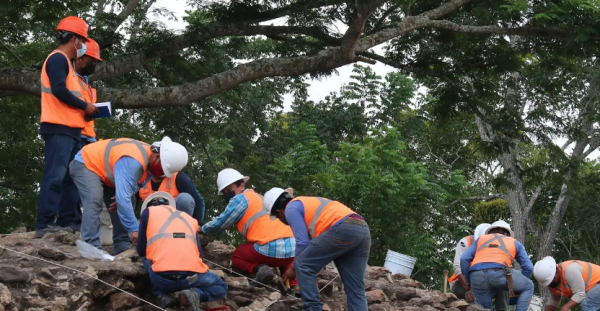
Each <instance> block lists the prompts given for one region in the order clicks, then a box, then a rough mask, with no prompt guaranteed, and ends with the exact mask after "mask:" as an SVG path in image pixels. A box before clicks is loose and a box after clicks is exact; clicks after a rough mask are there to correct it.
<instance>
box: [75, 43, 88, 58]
mask: <svg viewBox="0 0 600 311" xmlns="http://www.w3.org/2000/svg"><path fill="white" fill-rule="evenodd" d="M75 48H76V49H77V46H75ZM85 52H87V46H86V45H85V43H83V42H81V49H77V58H80V57H83V55H85Z"/></svg>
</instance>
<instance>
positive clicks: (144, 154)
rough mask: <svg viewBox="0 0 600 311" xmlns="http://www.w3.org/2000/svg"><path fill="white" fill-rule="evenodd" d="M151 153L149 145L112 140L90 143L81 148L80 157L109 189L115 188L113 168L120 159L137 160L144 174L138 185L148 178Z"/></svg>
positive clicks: (129, 140)
mask: <svg viewBox="0 0 600 311" xmlns="http://www.w3.org/2000/svg"><path fill="white" fill-rule="evenodd" d="M151 154H152V151H151V150H150V145H149V144H147V143H145V142H141V141H137V140H134V139H131V138H113V139H110V140H108V139H106V140H101V141H97V142H94V143H91V144H89V145H86V146H84V147H83V148H81V156H82V157H83V162H84V163H85V166H86V167H87V168H88V169H89V170H90V171H92V172H94V173H96V175H98V176H100V178H101V179H102V181H103V182H104V183H105V184H106V185H108V186H109V187H111V188H114V186H115V178H114V175H113V173H114V172H113V168H114V166H115V163H117V161H118V160H119V159H120V158H122V157H132V158H134V159H135V160H137V161H138V162H139V163H140V164H141V165H142V167H143V168H144V172H143V174H142V177H141V178H140V180H138V184H142V183H143V182H144V181H145V180H146V178H147V177H148V161H149V160H148V159H149V158H150V155H151Z"/></svg>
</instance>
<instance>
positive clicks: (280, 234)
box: [235, 189, 294, 245]
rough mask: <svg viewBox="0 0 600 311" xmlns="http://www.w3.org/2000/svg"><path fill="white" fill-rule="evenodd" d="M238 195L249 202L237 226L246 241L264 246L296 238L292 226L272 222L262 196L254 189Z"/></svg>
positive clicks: (276, 220)
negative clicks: (264, 206) (280, 240)
mask: <svg viewBox="0 0 600 311" xmlns="http://www.w3.org/2000/svg"><path fill="white" fill-rule="evenodd" d="M238 195H242V196H244V197H245V198H246V200H247V201H248V207H247V208H246V211H245V212H244V215H242V218H240V220H239V221H238V222H237V223H236V224H235V226H236V228H237V230H238V232H239V233H240V234H242V235H243V236H244V238H246V241H248V242H250V243H257V244H259V245H263V244H266V243H269V242H272V241H275V240H279V239H284V238H291V237H293V236H294V233H293V232H292V228H291V227H290V226H287V225H285V224H283V223H282V222H281V221H280V220H279V219H275V220H271V217H270V215H269V213H268V212H267V211H265V210H264V209H263V207H262V204H263V202H262V200H263V197H262V195H260V194H258V193H256V192H255V191H254V190H252V189H247V190H245V191H244V192H243V193H241V194H238Z"/></svg>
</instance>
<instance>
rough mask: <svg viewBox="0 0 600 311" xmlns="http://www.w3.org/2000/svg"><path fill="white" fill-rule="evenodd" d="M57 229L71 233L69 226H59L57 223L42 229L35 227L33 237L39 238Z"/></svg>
mask: <svg viewBox="0 0 600 311" xmlns="http://www.w3.org/2000/svg"><path fill="white" fill-rule="evenodd" d="M58 231H67V232H69V233H73V229H72V228H69V227H60V226H57V225H48V227H46V228H44V229H36V230H35V238H36V239H41V238H43V237H44V235H46V233H56V232H58Z"/></svg>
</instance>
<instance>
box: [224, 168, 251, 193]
mask: <svg viewBox="0 0 600 311" xmlns="http://www.w3.org/2000/svg"><path fill="white" fill-rule="evenodd" d="M240 179H243V180H244V182H247V181H248V180H249V179H250V177H248V176H244V175H242V174H240V172H238V171H236V170H234V169H232V168H226V169H224V170H222V171H220V172H219V174H218V175H217V188H218V189H219V192H218V194H219V195H223V192H221V190H223V189H225V187H227V186H229V185H231V184H233V183H234V182H236V181H238V180H240Z"/></svg>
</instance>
